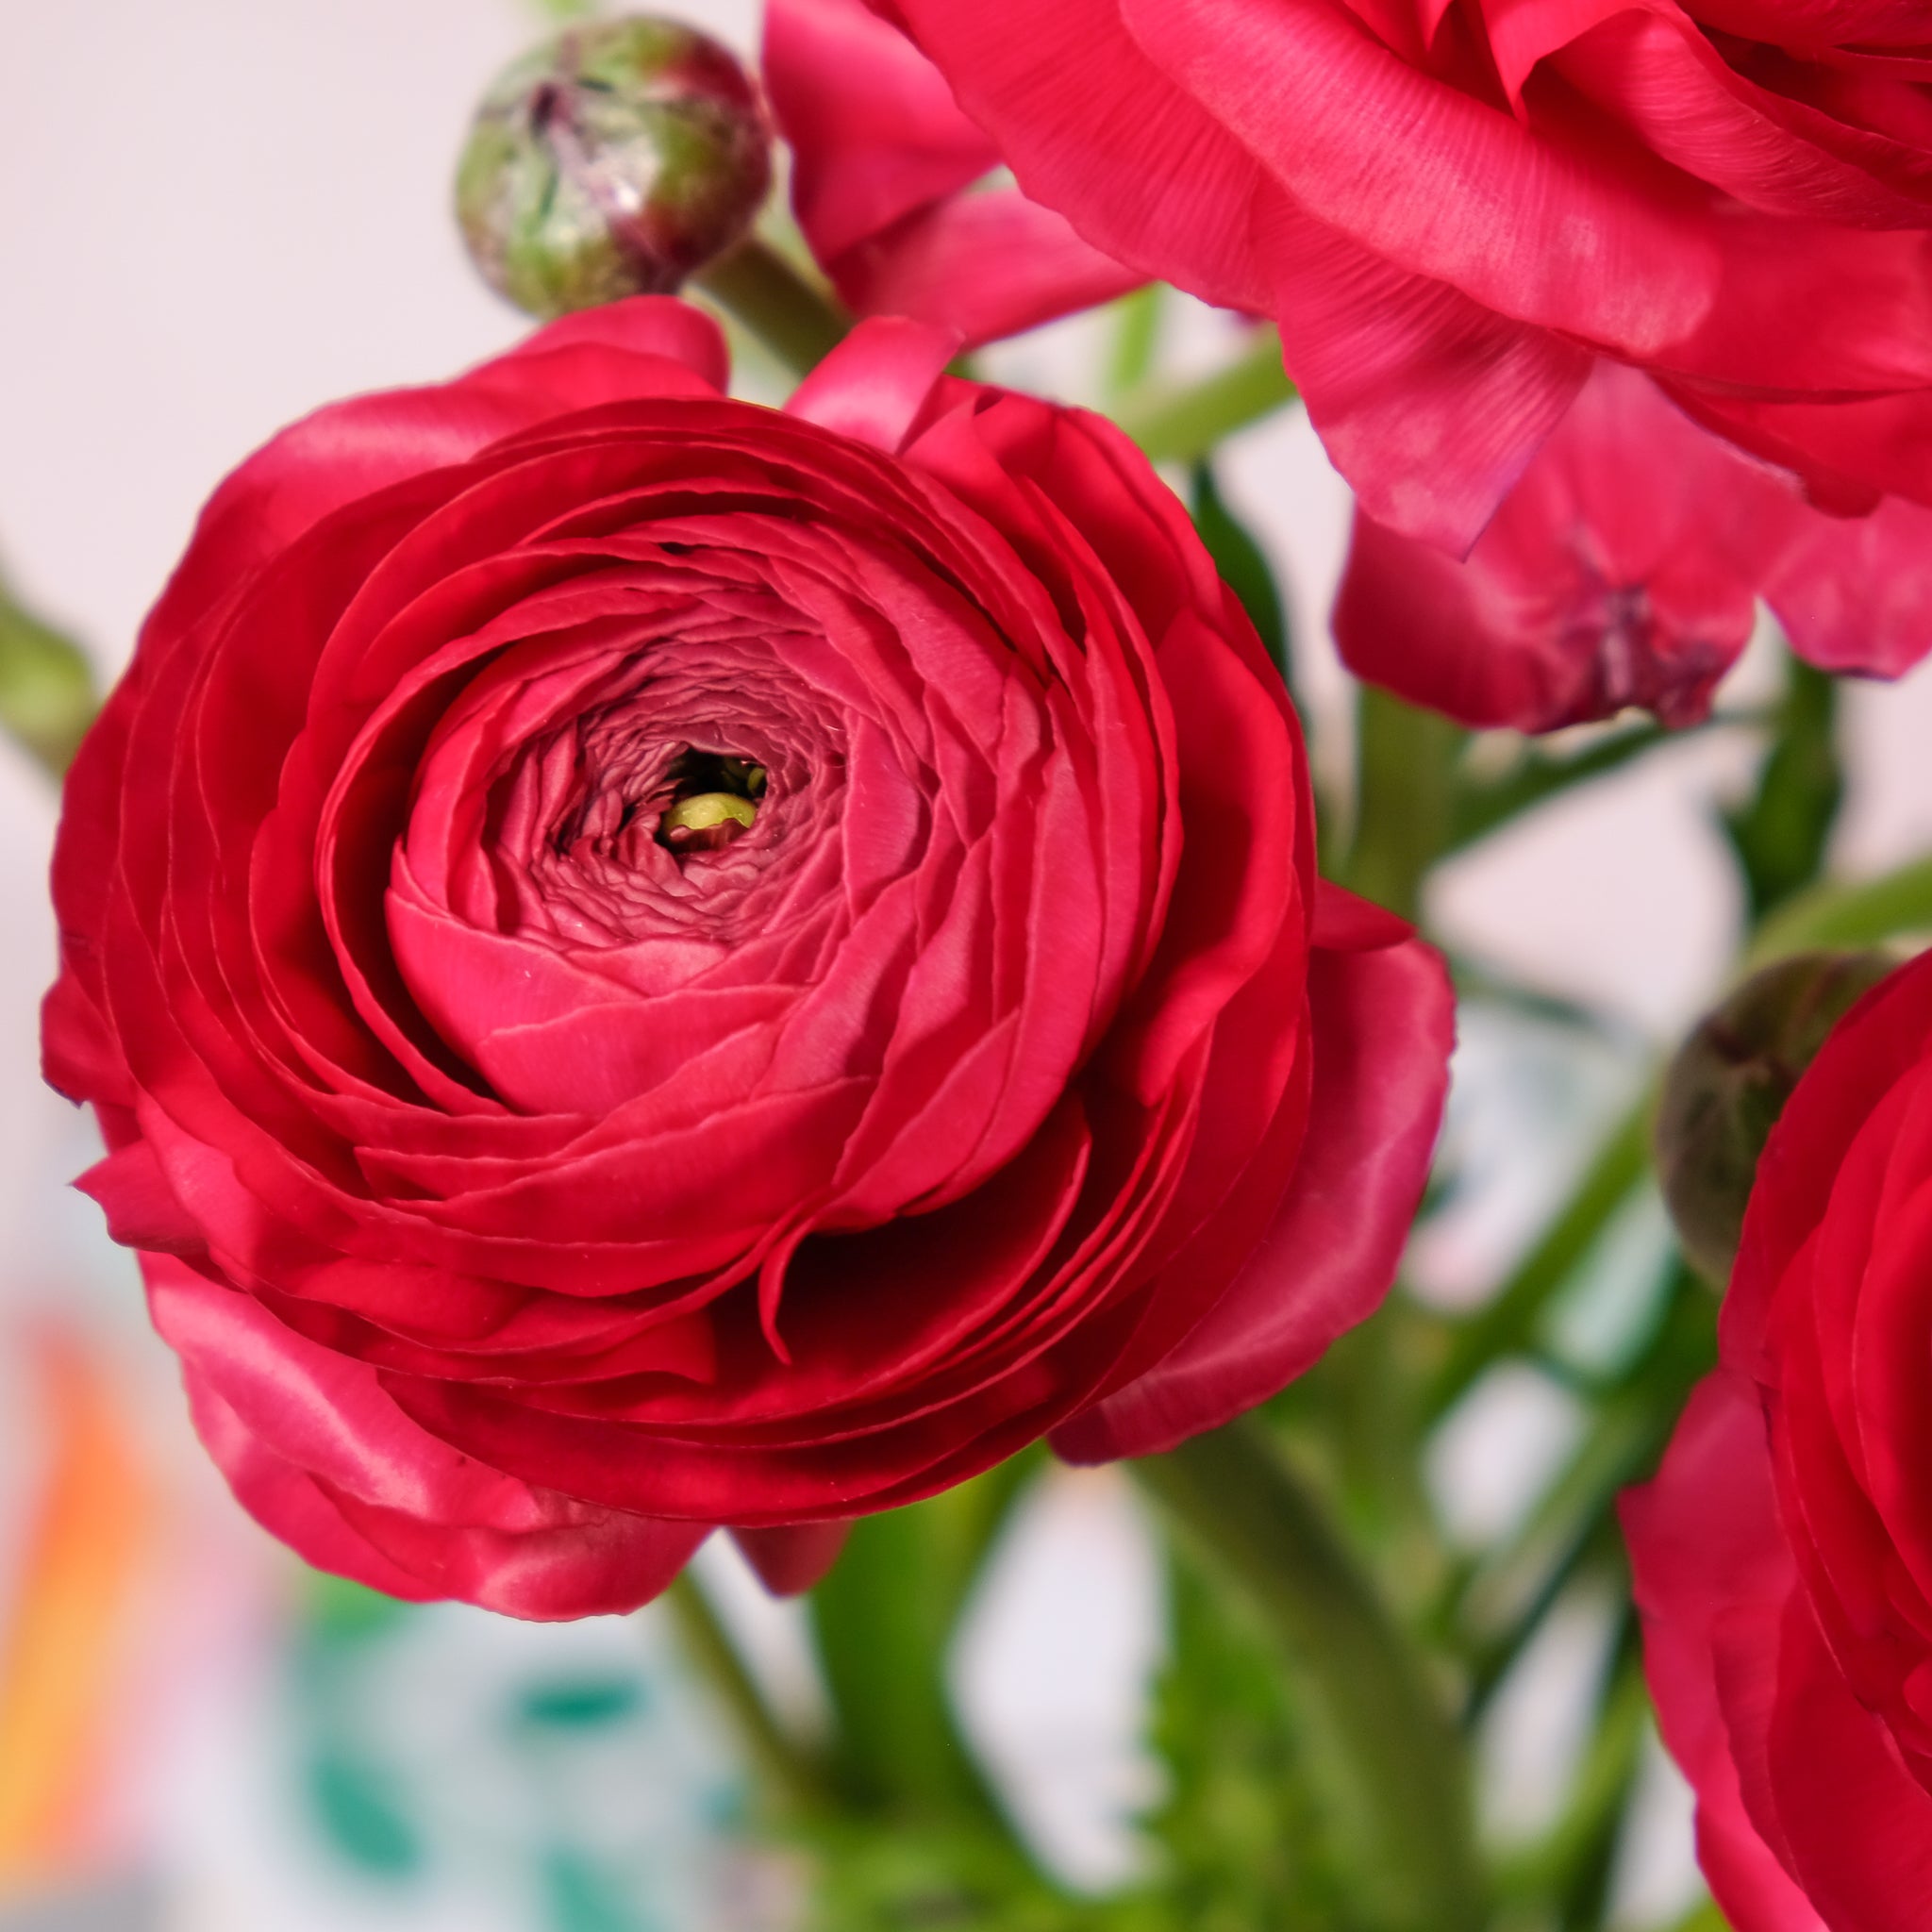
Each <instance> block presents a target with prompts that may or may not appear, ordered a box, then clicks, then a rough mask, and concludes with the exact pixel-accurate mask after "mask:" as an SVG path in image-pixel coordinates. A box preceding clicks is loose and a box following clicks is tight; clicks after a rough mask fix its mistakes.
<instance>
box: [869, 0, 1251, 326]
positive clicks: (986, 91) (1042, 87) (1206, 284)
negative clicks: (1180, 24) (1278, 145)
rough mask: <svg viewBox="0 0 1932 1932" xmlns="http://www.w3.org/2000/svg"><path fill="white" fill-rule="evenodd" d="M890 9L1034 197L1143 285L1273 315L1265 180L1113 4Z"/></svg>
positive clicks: (903, 1) (1070, 1) (1069, 0)
mask: <svg viewBox="0 0 1932 1932" xmlns="http://www.w3.org/2000/svg"><path fill="white" fill-rule="evenodd" d="M892 10H893V11H894V12H895V13H896V15H897V17H898V18H899V19H901V20H903V21H904V22H905V23H906V25H907V26H908V29H909V30H910V32H911V33H912V36H913V38H914V39H915V40H917V41H918V42H919V44H920V45H921V46H922V47H923V48H924V49H925V51H926V52H927V53H928V54H930V55H931V56H932V57H933V58H934V60H935V61H936V62H937V63H938V65H939V66H940V68H941V71H942V72H943V73H944V75H945V76H946V78H947V79H948V80H949V81H950V82H951V83H952V85H953V92H954V93H955V94H956V95H957V96H958V102H959V105H960V106H961V107H962V108H964V109H965V110H966V112H967V113H968V114H970V115H971V116H972V117H973V119H974V121H975V122H977V123H978V125H980V126H981V127H983V128H985V129H986V131H987V132H988V134H989V135H991V138H992V140H993V142H994V143H995V144H996V146H997V147H998V149H999V151H1000V153H1001V154H1002V155H1003V156H1004V157H1005V158H1006V160H1007V163H1008V166H1010V167H1011V168H1012V170H1013V173H1014V174H1015V175H1017V176H1018V178H1019V182H1020V186H1021V187H1022V188H1023V189H1024V190H1025V191H1026V192H1027V193H1028V194H1029V195H1031V196H1032V197H1033V199H1034V200H1036V201H1038V202H1041V203H1043V204H1044V205H1045V206H1046V207H1048V208H1058V209H1059V210H1061V212H1063V213H1064V214H1065V215H1066V216H1067V218H1068V219H1069V220H1070V221H1071V222H1072V223H1073V225H1074V227H1075V228H1077V229H1078V230H1079V232H1080V233H1081V235H1082V236H1084V237H1085V238H1086V240H1087V241H1089V242H1091V243H1092V244H1093V245H1094V246H1095V247H1096V248H1099V249H1101V250H1103V251H1104V252H1105V253H1107V254H1108V255H1110V256H1112V257H1114V258H1116V259H1117V260H1120V261H1124V262H1127V263H1129V264H1131V265H1132V266H1133V267H1135V268H1138V269H1140V270H1141V271H1142V272H1143V273H1144V274H1147V275H1161V276H1164V277H1166V278H1167V279H1169V280H1171V281H1175V282H1178V283H1179V284H1180V285H1181V286H1182V287H1183V288H1185V289H1187V290H1189V291H1191V293H1193V294H1196V295H1200V296H1202V297H1203V298H1204V299H1205V300H1207V301H1209V302H1219V303H1224V304H1226V305H1227V306H1229V307H1231V308H1247V309H1251V310H1252V309H1257V308H1264V307H1266V306H1267V298H1266V294H1265V283H1264V280H1263V275H1262V269H1261V264H1260V263H1259V262H1258V261H1257V258H1256V257H1255V254H1254V250H1253V245H1252V240H1251V233H1250V228H1249V208H1250V205H1251V203H1252V201H1253V199H1254V197H1255V195H1256V194H1257V192H1259V191H1260V190H1261V189H1262V187H1263V186H1264V183H1265V180H1266V176H1265V175H1264V173H1263V171H1262V169H1261V167H1260V165H1259V163H1257V161H1256V160H1255V158H1254V157H1253V156H1252V155H1250V154H1249V153H1248V152H1247V150H1246V149H1245V148H1243V147H1242V146H1241V143H1240V142H1238V141H1237V140H1236V139H1235V138H1234V137H1233V136H1232V135H1231V134H1229V133H1228V132H1227V131H1226V130H1225V129H1224V128H1223V127H1221V126H1220V125H1217V124H1216V122H1215V121H1214V119H1213V117H1212V116H1211V115H1210V114H1208V112H1207V111H1206V110H1205V109H1204V108H1202V107H1201V106H1200V105H1199V104H1198V103H1197V102H1195V101H1193V100H1191V99H1190V98H1189V97H1188V95H1187V94H1186V93H1185V92H1183V91H1182V90H1181V89H1180V88H1178V87H1176V86H1175V85H1174V82H1173V81H1172V80H1171V79H1170V78H1169V77H1168V76H1167V75H1163V74H1162V73H1161V71H1160V70H1159V68H1158V66H1157V65H1156V63H1155V62H1154V61H1152V60H1150V59H1149V58H1147V56H1146V55H1145V54H1144V53H1143V52H1142V51H1141V48H1140V47H1138V46H1137V45H1136V44H1135V43H1134V42H1133V41H1132V39H1131V38H1130V37H1129V35H1128V34H1127V31H1126V29H1125V27H1124V24H1123V22H1122V20H1121V16H1120V8H1119V6H1118V4H1117V0H1058V4H1055V5H1053V6H1050V7H1035V8H1030V9H1028V10H1027V12H1026V14H1025V17H1024V21H1022V20H1020V19H1019V18H1018V17H1017V13H1016V10H1015V9H1013V8H1007V7H961V6H959V5H958V4H957V0H895V4H894V7H893V9H892ZM1123 184H1126V187H1125V189H1124V188H1123Z"/></svg>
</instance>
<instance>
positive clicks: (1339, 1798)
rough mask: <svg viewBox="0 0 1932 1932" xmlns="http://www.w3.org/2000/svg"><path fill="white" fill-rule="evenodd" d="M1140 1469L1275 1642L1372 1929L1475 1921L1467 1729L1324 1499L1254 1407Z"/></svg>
mask: <svg viewBox="0 0 1932 1932" xmlns="http://www.w3.org/2000/svg"><path fill="white" fill-rule="evenodd" d="M1134 1474H1135V1475H1136V1476H1137V1478H1138V1479H1139V1480H1140V1481H1141V1483H1143V1484H1144V1485H1145V1486H1146V1488H1147V1489H1148V1490H1149V1491H1151V1492H1152V1493H1153V1494H1154V1495H1155V1496H1156V1497H1157V1498H1158V1500H1159V1501H1160V1502H1161V1503H1162V1505H1163V1506H1164V1507H1165V1508H1166V1511H1167V1514H1168V1516H1169V1518H1170V1520H1171V1521H1172V1522H1173V1523H1174V1525H1175V1526H1176V1527H1177V1528H1178V1529H1179V1530H1180V1531H1181V1533H1182V1534H1184V1535H1185V1536H1187V1537H1188V1539H1189V1540H1190V1541H1191V1543H1193V1544H1194V1545H1195V1546H1196V1547H1197V1548H1199V1549H1200V1551H1201V1552H1202V1555H1203V1557H1204V1558H1205V1559H1206V1560H1207V1561H1208V1563H1209V1564H1210V1565H1211V1566H1212V1568H1213V1569H1214V1570H1215V1571H1217V1572H1219V1573H1221V1574H1224V1575H1225V1576H1226V1578H1227V1579H1228V1580H1229V1581H1231V1582H1233V1583H1236V1584H1238V1585H1239V1586H1240V1587H1241V1589H1242V1590H1243V1591H1246V1593H1247V1595H1248V1599H1249V1601H1250V1603H1251V1605H1252V1606H1253V1607H1254V1609H1255V1610H1256V1612H1257V1614H1258V1615H1259V1616H1260V1617H1261V1618H1262V1619H1263V1620H1264V1622H1265V1624H1266V1627H1267V1628H1268V1630H1269V1632H1270V1633H1271V1635H1272V1636H1273V1637H1274V1639H1275V1640H1276V1641H1277V1642H1278V1643H1279V1644H1280V1646H1281V1649H1282V1654H1283V1656H1284V1657H1285V1659H1286V1660H1287V1662H1288V1665H1289V1667H1290V1669H1291V1673H1292V1680H1291V1681H1292V1687H1293V1690H1292V1694H1293V1695H1294V1697H1295V1700H1296V1705H1297V1708H1298V1710H1299V1711H1300V1713H1301V1714H1302V1719H1303V1726H1304V1734H1305V1736H1306V1737H1307V1763H1308V1768H1309V1775H1310V1778H1311V1781H1312V1784H1313V1787H1314V1789H1315V1790H1317V1791H1318V1792H1319V1794H1320V1800H1321V1809H1322V1814H1323V1820H1324V1834H1325V1841H1326V1843H1327V1845H1328V1847H1329V1851H1330V1853H1331V1855H1332V1856H1333V1857H1335V1859H1336V1861H1337V1864H1338V1868H1339V1869H1341V1871H1342V1872H1343V1874H1344V1875H1345V1878H1346V1881H1347V1885H1348V1890H1349V1896H1350V1898H1351V1899H1352V1901H1353V1902H1354V1908H1355V1909H1357V1910H1358V1912H1359V1914H1360V1918H1361V1923H1362V1924H1363V1925H1364V1926H1366V1927H1373V1928H1375V1932H1474V1927H1476V1926H1479V1925H1480V1924H1483V1921H1484V1898H1483V1883H1482V1877H1481V1874H1480V1871H1479V1868H1478V1864H1477V1860H1476V1856H1475V1847H1474V1824H1473V1819H1472V1815H1471V1808H1470V1792H1469V1785H1468V1765H1467V1758H1466V1755H1465V1751H1464V1747H1463V1744H1462V1740H1460V1739H1459V1738H1458V1737H1457V1733H1456V1730H1455V1728H1454V1726H1453V1725H1452V1724H1450V1722H1449V1719H1448V1716H1447V1713H1446V1712H1445V1710H1444V1709H1443V1708H1442V1706H1441V1701H1440V1697H1439V1689H1440V1687H1439V1685H1438V1683H1437V1682H1436V1679H1435V1675H1434V1673H1433V1672H1432V1671H1431V1669H1430V1667H1429V1664H1428V1662H1427V1660H1426V1659H1425V1658H1424V1656H1423V1655H1422V1653H1421V1652H1420V1651H1419V1650H1418V1649H1417V1648H1416V1647H1415V1646H1414V1645H1413V1644H1412V1643H1411V1642H1410V1641H1409V1639H1408V1637H1407V1633H1406V1631H1405V1630H1404V1629H1403V1628H1402V1626H1401V1625H1400V1624H1399V1623H1398V1622H1397V1621H1396V1619H1395V1618H1394V1616H1393V1615H1392V1614H1391V1611H1390V1608H1389V1607H1388V1605H1387V1603H1386V1602H1385V1601H1384V1599H1383V1597H1382V1595H1381V1593H1380V1591H1378V1590H1377V1588H1376V1587H1375V1584H1374V1582H1373V1581H1372V1579H1371V1578H1370V1576H1369V1574H1368V1573H1367V1572H1366V1570H1365V1569H1364V1567H1363V1566H1362V1564H1361V1563H1360V1562H1359V1560H1358V1559H1357V1556H1356V1554H1355V1552H1354V1550H1353V1549H1352V1548H1351V1547H1350V1545H1349V1544H1348V1543H1347V1542H1346V1541H1344V1539H1343V1538H1342V1536H1341V1533H1340V1532H1339V1530H1338V1528H1337V1526H1336V1524H1334V1522H1333V1521H1332V1520H1331V1518H1330V1515H1329V1512H1328V1509H1327V1507H1325V1504H1324V1500H1323V1499H1321V1498H1320V1497H1319V1496H1318V1495H1317V1494H1316V1492H1315V1491H1313V1490H1312V1489H1311V1488H1310V1487H1309V1485H1308V1484H1307V1482H1306V1481H1305V1480H1304V1479H1303V1478H1302V1477H1301V1475H1300V1474H1298V1473H1297V1472H1296V1471H1295V1470H1294V1469H1293V1468H1292V1466H1291V1464H1290V1462H1289V1461H1288V1459H1287V1458H1286V1457H1284V1456H1283V1455H1282V1454H1281V1453H1280V1451H1279V1450H1278V1448H1277V1447H1276V1446H1275V1444H1274V1442H1273V1441H1271V1439H1270V1438H1269V1436H1268V1434H1267V1432H1266V1431H1265V1429H1264V1428H1263V1427H1262V1425H1261V1424H1259V1423H1258V1422H1257V1420H1256V1419H1254V1418H1253V1417H1249V1418H1245V1419H1243V1420H1242V1421H1241V1422H1237V1423H1234V1424H1229V1425H1228V1426H1226V1427H1224V1428H1220V1429H1216V1430H1214V1431H1213V1432H1212V1433H1210V1434H1208V1435H1203V1436H1196V1437H1194V1438H1193V1439H1192V1440H1191V1441H1187V1442H1183V1443H1182V1444H1181V1445H1180V1446H1179V1447H1178V1448H1177V1449H1174V1450H1171V1451H1169V1452H1168V1454H1166V1455H1164V1456H1156V1457H1147V1458H1145V1459H1144V1460H1141V1461H1140V1462H1137V1463H1135V1464H1134Z"/></svg>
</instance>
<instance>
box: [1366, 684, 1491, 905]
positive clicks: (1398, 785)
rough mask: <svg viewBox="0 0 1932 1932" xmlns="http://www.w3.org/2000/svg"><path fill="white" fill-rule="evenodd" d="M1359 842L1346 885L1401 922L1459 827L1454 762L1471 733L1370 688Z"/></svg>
mask: <svg viewBox="0 0 1932 1932" xmlns="http://www.w3.org/2000/svg"><path fill="white" fill-rule="evenodd" d="M1356 737H1357V755H1356V782H1357V799H1358V804H1357V811H1356V826H1355V839H1354V841H1353V843H1352V844H1351V845H1350V847H1349V854H1348V865H1347V869H1346V872H1345V874H1344V875H1343V876H1344V883H1346V884H1347V885H1348V887H1349V888H1350V889H1351V890H1352V891H1357V892H1359V893H1361V894H1362V896H1363V897H1364V898H1367V899H1373V900H1374V902H1375V903H1376V904H1377V905H1378V906H1386V907H1387V908H1389V910H1390V911H1391V912H1393V913H1397V914H1399V915H1400V916H1401V917H1402V918H1404V919H1414V918H1415V917H1416V915H1417V913H1418V911H1419V910H1420V909H1421V905H1422V891H1423V881H1424V878H1425V877H1426V876H1427V874H1428V872H1429V869H1430V867H1431V866H1433V865H1434V864H1435V863H1436V861H1437V860H1438V859H1439V858H1441V856H1442V854H1443V852H1444V851H1445V850H1447V848H1448V841H1449V840H1450V837H1451V835H1452V833H1453V830H1454V813H1455V809H1456V792H1457V759H1458V758H1460V756H1461V752H1462V747H1463V745H1464V743H1465V742H1466V741H1467V740H1468V737H1469V734H1468V732H1466V731H1464V730H1463V729H1462V728H1461V726H1460V725H1457V724H1451V723H1450V722H1449V720H1448V719H1446V718H1441V717H1438V716H1437V715H1436V713H1435V712H1433V711H1425V710H1423V709H1421V708H1419V707H1418V706H1415V705H1410V704H1405V703H1404V702H1403V700H1402V699H1400V698H1398V697H1396V696H1394V695H1393V694H1392V693H1391V692H1389V691H1381V690H1379V689H1377V687H1375V686H1374V685H1373V684H1365V685H1363V686H1362V687H1361V691H1360V695H1359V697H1358V699H1357V710H1356Z"/></svg>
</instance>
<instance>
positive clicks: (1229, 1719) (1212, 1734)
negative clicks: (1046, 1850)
mask: <svg viewBox="0 0 1932 1932" xmlns="http://www.w3.org/2000/svg"><path fill="white" fill-rule="evenodd" d="M1170 1577H1171V1582H1170V1599H1169V1609H1170V1617H1169V1622H1170V1628H1171V1647H1170V1652H1169V1657H1168V1660H1167V1664H1166V1666H1165V1668H1164V1669H1163V1670H1162V1672H1161V1674H1160V1678H1159V1680H1158V1684H1157V1686H1156V1689H1155V1710H1154V1725H1153V1733H1152V1738H1151V1740H1150V1741H1151V1742H1152V1743H1153V1745H1154V1747H1155V1749H1156V1750H1157V1751H1158V1754H1159V1756H1160V1758H1161V1760H1162V1762H1163V1763H1164V1764H1165V1766H1166V1768H1167V1771H1168V1774H1169V1779H1170V1783H1169V1788H1168V1791H1167V1795H1166V1797H1165V1798H1164V1800H1163V1801H1162V1803H1161V1804H1160V1806H1159V1807H1158V1809H1156V1810H1155V1811H1154V1812H1153V1813H1152V1814H1151V1815H1150V1816H1149V1817H1148V1819H1147V1820H1146V1829H1147V1831H1148V1834H1149V1836H1150V1837H1151V1838H1152V1839H1153V1840H1155V1843H1156V1845H1157V1847H1158V1851H1159V1853H1160V1860H1159V1868H1158V1875H1157V1879H1156V1884H1155V1890H1156V1892H1157V1894H1158V1899H1159V1902H1160V1905H1161V1907H1163V1908H1164V1911H1163V1918H1164V1920H1165V1921H1168V1922H1171V1923H1172V1924H1174V1925H1175V1926H1177V1927H1186V1928H1188V1932H1299V1928H1302V1927H1305V1926H1316V1925H1319V1926H1324V1927H1331V1928H1338V1932H1339V1928H1341V1927H1343V1926H1345V1925H1348V1924H1350V1923H1351V1921H1350V1917H1349V1890H1348V1887H1347V1885H1346V1883H1345V1882H1344V1880H1343V1879H1342V1877H1341V1874H1340V1873H1339V1872H1338V1871H1337V1870H1336V1868H1335V1865H1334V1862H1333V1860H1332V1859H1331V1858H1330V1857H1329V1856H1328V1848H1327V1846H1326V1844H1325V1842H1324V1835H1323V1829H1322V1815H1321V1803H1320V1798H1319V1795H1318V1793H1317V1791H1316V1790H1315V1788H1314V1786H1313V1784H1312V1783H1311V1781H1310V1776H1309V1770H1308V1764H1307V1737H1306V1731H1305V1719H1304V1717H1303V1714H1302V1713H1301V1712H1300V1710H1299V1709H1298V1708H1297V1707H1296V1703H1295V1699H1294V1696H1293V1691H1292V1685H1291V1679H1290V1677H1289V1675H1288V1674H1287V1673H1286V1672H1284V1671H1283V1670H1282V1668H1281V1657H1280V1652H1279V1649H1278V1647H1277V1646H1276V1645H1275V1644H1274V1643H1273V1642H1272V1641H1270V1640H1269V1637H1268V1634H1267V1631H1266V1629H1265V1627H1264V1626H1263V1625H1262V1624H1260V1622H1259V1621H1258V1619H1257V1617H1256V1616H1254V1615H1253V1614H1252V1612H1249V1611H1248V1607H1247V1606H1245V1605H1244V1604H1243V1603H1241V1601H1240V1599H1239V1598H1238V1597H1236V1596H1235V1595H1234V1594H1233V1593H1232V1592H1230V1591H1225V1590H1224V1589H1221V1588H1219V1587H1218V1580H1217V1578H1215V1577H1214V1576H1212V1575H1210V1574H1208V1572H1206V1571H1204V1570H1203V1568H1202V1567H1201V1566H1200V1564H1199V1563H1197V1562H1196V1561H1195V1560H1193V1559H1192V1558H1191V1557H1190V1556H1189V1555H1188V1553H1187V1552H1185V1551H1184V1550H1180V1549H1175V1550H1174V1552H1173V1556H1172V1561H1171V1564H1170Z"/></svg>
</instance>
